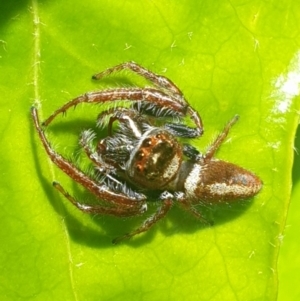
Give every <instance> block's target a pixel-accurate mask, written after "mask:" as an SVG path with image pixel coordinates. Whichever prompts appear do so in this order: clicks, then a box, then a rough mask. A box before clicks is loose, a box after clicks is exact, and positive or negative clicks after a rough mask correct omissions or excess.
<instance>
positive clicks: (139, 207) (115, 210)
mask: <svg viewBox="0 0 300 301" xmlns="http://www.w3.org/2000/svg"><path fill="white" fill-rule="evenodd" d="M53 186H54V188H55V189H57V190H58V191H59V192H60V193H61V194H62V195H63V196H64V197H65V198H66V199H68V200H69V201H70V202H71V203H72V204H73V205H74V206H75V207H76V208H78V209H79V210H81V211H82V212H84V213H88V214H96V215H100V214H102V215H112V216H117V217H129V216H137V215H141V214H143V213H144V212H146V211H147V204H146V203H142V204H141V203H140V202H139V201H137V202H136V206H131V207H128V206H125V207H124V206H123V204H120V205H119V206H114V207H110V206H100V205H95V204H93V205H88V204H83V203H81V202H78V201H77V200H76V199H75V198H74V197H73V196H71V195H70V194H69V193H68V192H67V191H66V190H65V189H64V188H63V187H62V186H61V185H60V184H59V183H58V182H53Z"/></svg>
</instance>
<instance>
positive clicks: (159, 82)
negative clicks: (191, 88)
mask: <svg viewBox="0 0 300 301" xmlns="http://www.w3.org/2000/svg"><path fill="white" fill-rule="evenodd" d="M126 69H127V70H131V71H132V72H134V73H137V74H139V75H140V76H142V77H144V78H145V79H147V80H149V81H150V82H152V83H153V84H154V85H155V86H157V87H160V88H164V89H166V90H169V91H170V92H171V93H173V94H176V95H178V96H180V97H183V93H182V92H181V90H180V89H179V88H178V87H177V86H176V85H175V84H174V83H173V82H172V81H171V80H170V79H168V78H167V77H165V76H162V75H158V74H156V73H154V72H151V71H150V70H148V69H146V68H144V67H142V66H141V65H139V64H137V63H135V62H125V63H123V64H119V65H116V66H114V67H111V68H108V69H106V70H104V71H102V72H99V73H97V74H95V75H93V77H92V78H93V79H96V80H99V79H101V78H103V77H106V76H108V75H110V74H112V73H114V72H119V71H122V70H126ZM182 101H185V100H184V99H183V100H182Z"/></svg>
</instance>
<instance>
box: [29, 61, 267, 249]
mask: <svg viewBox="0 0 300 301" xmlns="http://www.w3.org/2000/svg"><path fill="white" fill-rule="evenodd" d="M123 69H127V70H131V71H133V72H135V73H137V74H138V75H140V76H142V77H144V78H145V79H147V80H148V81H150V82H151V83H152V84H153V86H154V87H143V88H136V87H134V88H133V87H130V88H115V89H108V90H102V91H96V92H89V93H86V94H83V95H81V96H79V97H77V98H74V99H73V100H71V101H69V102H67V103H66V104H64V105H63V106H62V107H61V108H59V109H57V110H56V111H55V112H54V113H53V114H52V115H50V116H49V117H48V118H47V119H46V120H45V121H44V122H43V123H40V120H39V115H38V111H37V108H36V107H34V106H33V107H32V109H31V114H32V118H33V121H34V125H35V128H36V130H37V132H38V135H39V138H40V140H41V142H42V144H43V146H44V148H45V150H46V152H47V154H48V156H49V157H50V159H51V160H52V162H53V163H54V164H56V165H57V166H58V167H59V168H60V169H61V170H62V171H63V172H65V173H66V174H67V175H68V176H70V177H71V178H72V179H73V180H75V181H76V182H78V183H79V184H81V185H82V186H83V187H85V188H86V189H87V190H89V191H90V192H91V193H92V194H94V195H95V196H96V197H97V198H98V199H100V200H101V204H97V205H94V204H93V205H92V204H84V203H82V202H78V201H77V200H76V199H75V198H74V197H73V196H71V195H70V194H69V193H68V192H67V191H66V190H65V189H64V188H63V187H62V186H61V185H60V184H59V183H58V182H53V186H54V187H55V188H56V189H57V190H58V191H59V192H60V193H62V195H63V196H64V197H66V198H67V199H68V200H69V201H70V202H71V203H72V204H73V205H74V206H75V207H77V208H78V209H79V210H81V211H83V212H85V213H91V214H105V215H112V216H117V217H129V216H137V215H143V214H145V212H146V211H147V207H148V201H149V200H150V199H153V198H156V199H157V200H158V202H157V204H158V209H157V211H156V212H155V213H153V214H152V215H150V216H149V217H146V218H145V220H144V222H143V223H142V224H141V225H140V226H139V227H138V228H137V229H135V230H133V231H131V232H129V233H126V234H124V235H122V236H119V237H117V238H115V239H114V240H113V243H118V242H120V241H122V240H124V239H128V238H131V237H133V236H135V235H137V234H139V233H142V232H145V231H147V230H148V229H149V228H150V227H152V226H153V225H154V224H156V223H157V222H158V221H159V220H161V219H162V218H163V217H165V216H166V214H167V213H168V211H169V210H170V208H171V207H172V205H173V204H174V203H176V204H179V205H180V206H181V207H182V208H183V209H184V210H186V211H188V212H190V213H191V214H192V215H193V216H195V217H196V218H198V219H200V220H202V221H203V222H204V223H207V221H206V219H204V218H203V217H202V215H201V213H200V212H199V211H198V210H196V208H195V205H197V204H205V203H209V204H212V203H217V202H229V201H235V200H240V199H245V198H249V197H252V196H254V195H255V194H257V193H258V192H259V190H260V189H261V187H262V182H261V180H260V179H259V178H258V177H257V176H256V175H254V174H253V173H251V172H250V171H248V170H246V169H243V168H241V167H239V166H237V165H234V164H232V163H229V162H226V161H222V160H218V159H216V158H214V155H215V153H216V151H217V149H218V148H219V147H220V145H221V144H222V143H223V141H224V140H225V138H226V136H227V135H228V132H229V130H230V128H231V127H232V126H233V125H234V124H235V123H236V121H237V120H238V116H237V115H236V116H234V118H233V119H232V120H230V121H229V122H228V124H227V125H226V126H225V128H224V129H223V131H222V132H221V133H220V134H219V135H218V136H217V138H216V139H215V140H214V142H213V143H212V144H211V145H210V146H209V148H208V149H207V151H206V152H205V153H204V154H202V153H200V152H199V151H198V150H197V149H196V148H195V147H193V146H192V145H190V144H183V143H181V142H180V141H179V139H178V138H197V137H200V136H201V135H202V134H203V125H202V120H201V118H200V116H199V114H198V112H197V111H196V110H194V109H193V108H192V107H191V106H190V105H189V103H188V102H187V100H186V99H185V98H184V96H183V93H182V92H181V91H180V89H179V88H178V87H177V86H176V85H175V84H174V83H173V82H172V81H171V80H170V79H168V78H166V77H164V76H160V75H157V74H155V73H153V72H151V71H149V70H147V69H146V68H144V67H142V66H140V65H138V64H137V63H135V62H126V63H123V64H120V65H117V66H114V67H111V68H109V69H106V70H105V71H103V72H101V73H98V74H96V75H94V76H93V79H101V78H103V77H104V76H107V75H110V74H111V73H113V72H117V71H121V70H123ZM120 100H122V101H126V102H128V103H129V106H127V107H126V106H125V105H123V106H117V105H115V101H120ZM106 102H111V103H112V104H113V105H114V106H113V107H110V108H108V109H106V110H104V111H102V112H101V113H100V114H99V115H98V119H97V126H98V127H100V128H106V127H107V131H108V134H107V136H106V137H105V138H103V139H100V140H99V139H97V137H96V133H95V132H94V131H92V130H85V131H83V132H82V133H81V136H80V139H79V143H80V145H81V147H82V149H83V150H84V152H85V153H86V155H87V157H88V158H89V160H90V161H91V162H92V164H93V166H94V170H95V172H94V175H89V174H86V173H84V172H83V171H82V170H81V169H80V168H79V167H77V166H76V165H75V164H74V163H72V162H71V160H68V159H66V158H65V157H63V156H62V155H60V154H58V153H57V152H56V151H55V150H54V149H53V148H52V147H51V145H50V143H49V141H48V139H47V137H46V136H45V133H44V128H45V127H47V126H48V125H49V124H50V123H51V122H52V121H53V120H54V119H55V118H56V117H57V115H59V114H60V113H65V112H66V111H67V110H68V109H69V108H71V107H75V106H76V105H78V104H80V103H91V104H102V103H106ZM187 116H189V117H190V118H191V120H192V121H193V123H194V126H193V127H190V126H187V125H186V124H185V122H184V118H185V117H187Z"/></svg>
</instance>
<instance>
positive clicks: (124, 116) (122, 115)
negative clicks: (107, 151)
mask: <svg viewBox="0 0 300 301" xmlns="http://www.w3.org/2000/svg"><path fill="white" fill-rule="evenodd" d="M107 118H109V120H108V122H107V120H106V119H107ZM116 120H117V121H119V122H123V123H127V124H128V126H129V128H130V129H131V131H132V134H133V135H134V136H135V137H136V138H140V137H141V136H142V129H141V128H139V126H138V122H141V121H146V118H145V117H142V116H141V114H140V113H139V112H137V111H136V110H134V109H132V108H123V107H117V108H110V109H108V110H106V111H103V112H101V113H100V114H99V115H98V118H97V126H98V127H100V128H101V127H104V126H105V125H106V124H107V128H108V134H109V135H110V136H112V125H113V123H114V122H115V121H116Z"/></svg>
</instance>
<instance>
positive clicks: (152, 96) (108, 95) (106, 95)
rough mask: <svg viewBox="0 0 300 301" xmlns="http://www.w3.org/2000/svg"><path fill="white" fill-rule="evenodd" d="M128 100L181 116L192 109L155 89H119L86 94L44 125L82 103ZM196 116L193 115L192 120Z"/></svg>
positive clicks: (68, 103)
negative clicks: (152, 105) (144, 103)
mask: <svg viewBox="0 0 300 301" xmlns="http://www.w3.org/2000/svg"><path fill="white" fill-rule="evenodd" d="M122 100H127V101H131V102H149V103H152V104H154V105H155V106H157V107H160V108H161V109H162V110H163V109H168V110H172V111H174V112H176V113H177V114H178V115H179V116H185V115H186V114H187V112H188V113H189V114H190V110H192V109H191V108H190V107H188V106H187V105H186V104H181V103H179V102H177V101H176V99H175V98H174V97H172V96H170V95H168V94H166V93H164V92H162V91H160V90H157V89H153V88H118V89H110V90H103V91H95V92H89V93H85V94H83V95H81V96H78V97H76V98H74V99H72V100H71V101H69V102H67V103H66V104H64V105H63V106H62V107H60V108H59V109H57V110H56V111H55V112H54V113H52V114H51V115H50V116H49V117H48V118H47V119H46V120H45V121H44V122H43V125H44V126H47V125H49V124H50V123H51V122H52V121H53V119H54V118H55V117H56V116H57V115H58V114H60V113H65V112H66V111H67V110H68V109H70V108H71V107H76V106H77V105H78V104H80V103H91V104H99V103H106V102H112V101H122ZM195 113H196V112H195ZM193 116H194V114H192V115H191V118H194V117H193ZM196 125H197V130H198V131H199V132H201V133H202V123H201V119H200V117H199V124H196Z"/></svg>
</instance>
